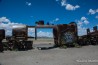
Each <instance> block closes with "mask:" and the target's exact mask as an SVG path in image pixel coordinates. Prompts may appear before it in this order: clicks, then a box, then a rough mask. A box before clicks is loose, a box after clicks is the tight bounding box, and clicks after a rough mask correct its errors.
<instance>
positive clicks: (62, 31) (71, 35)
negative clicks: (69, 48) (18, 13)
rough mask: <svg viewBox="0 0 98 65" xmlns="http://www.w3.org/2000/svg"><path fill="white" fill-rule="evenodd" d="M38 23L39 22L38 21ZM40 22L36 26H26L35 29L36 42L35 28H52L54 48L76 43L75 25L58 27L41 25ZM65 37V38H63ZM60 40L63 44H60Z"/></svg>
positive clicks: (72, 23)
mask: <svg viewBox="0 0 98 65" xmlns="http://www.w3.org/2000/svg"><path fill="white" fill-rule="evenodd" d="M39 22H40V21H39ZM42 24H43V23H41V22H40V24H39V25H38V26H28V27H32V28H35V40H37V31H36V29H37V28H53V38H54V43H55V45H56V46H62V45H63V44H72V43H77V37H78V36H77V25H76V23H75V22H71V23H69V24H60V25H44V24H43V25H42ZM64 37H65V38H64ZM62 40H63V41H64V42H62Z"/></svg>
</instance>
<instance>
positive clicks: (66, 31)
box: [58, 22, 77, 45]
mask: <svg viewBox="0 0 98 65" xmlns="http://www.w3.org/2000/svg"><path fill="white" fill-rule="evenodd" d="M58 28H59V30H58V31H59V34H58V36H59V37H58V38H59V39H58V41H59V43H60V45H62V44H72V43H76V42H77V25H76V23H74V22H72V23H70V24H62V25H58Z"/></svg>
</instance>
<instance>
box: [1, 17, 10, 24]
mask: <svg viewBox="0 0 98 65" xmlns="http://www.w3.org/2000/svg"><path fill="white" fill-rule="evenodd" d="M2 22H7V23H9V22H10V20H9V19H7V18H6V17H1V18H0V23H2Z"/></svg>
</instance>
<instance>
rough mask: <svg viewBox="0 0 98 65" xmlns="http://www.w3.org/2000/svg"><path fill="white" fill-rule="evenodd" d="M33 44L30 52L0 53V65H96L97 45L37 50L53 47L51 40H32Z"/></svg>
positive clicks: (97, 58)
mask: <svg viewBox="0 0 98 65" xmlns="http://www.w3.org/2000/svg"><path fill="white" fill-rule="evenodd" d="M33 44H34V45H33V47H34V49H32V50H28V51H9V50H7V51H4V52H3V53H0V65H98V46H97V45H96V46H93V45H89V46H83V47H81V48H67V49H61V48H53V49H47V50H38V49H37V47H47V46H53V44H54V43H53V40H44V41H43V40H37V41H35V40H33Z"/></svg>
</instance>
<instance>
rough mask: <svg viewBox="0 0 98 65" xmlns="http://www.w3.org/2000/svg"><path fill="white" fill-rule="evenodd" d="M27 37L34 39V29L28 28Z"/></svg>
mask: <svg viewBox="0 0 98 65" xmlns="http://www.w3.org/2000/svg"><path fill="white" fill-rule="evenodd" d="M28 36H31V37H35V28H28Z"/></svg>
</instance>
